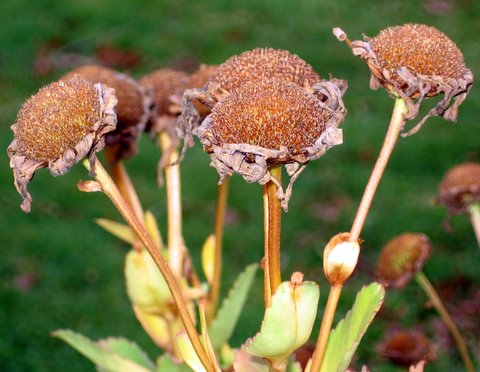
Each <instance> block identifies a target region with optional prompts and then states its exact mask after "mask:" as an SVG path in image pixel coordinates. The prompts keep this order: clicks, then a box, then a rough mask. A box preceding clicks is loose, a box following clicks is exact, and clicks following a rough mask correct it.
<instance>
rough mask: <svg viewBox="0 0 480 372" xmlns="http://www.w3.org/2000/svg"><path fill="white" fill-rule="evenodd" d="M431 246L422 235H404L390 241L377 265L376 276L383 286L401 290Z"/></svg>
mask: <svg viewBox="0 0 480 372" xmlns="http://www.w3.org/2000/svg"><path fill="white" fill-rule="evenodd" d="M431 250H432V245H431V243H430V239H429V238H428V237H427V236H426V235H423V234H417V233H404V234H402V235H399V236H397V237H395V238H393V239H392V240H390V241H389V242H388V243H387V244H386V245H385V246H384V247H383V248H382V252H381V254H380V258H379V260H378V263H377V274H378V276H379V280H380V282H381V283H383V284H384V285H387V286H390V287H395V288H402V287H404V286H405V285H406V284H407V283H408V281H409V280H410V279H411V278H412V276H413V275H415V274H416V273H417V272H418V271H419V270H421V268H422V267H423V264H424V263H425V261H426V260H427V258H428V256H429V255H430V252H431Z"/></svg>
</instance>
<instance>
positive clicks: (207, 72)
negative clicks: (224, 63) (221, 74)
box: [190, 65, 218, 88]
mask: <svg viewBox="0 0 480 372" xmlns="http://www.w3.org/2000/svg"><path fill="white" fill-rule="evenodd" d="M217 68H218V66H216V65H201V66H200V67H199V68H198V69H197V70H196V71H194V72H193V73H192V74H191V75H190V88H201V87H203V86H205V84H207V83H208V82H209V81H210V79H211V77H212V75H213V73H214V72H215V71H216V70H217Z"/></svg>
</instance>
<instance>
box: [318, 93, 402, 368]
mask: <svg viewBox="0 0 480 372" xmlns="http://www.w3.org/2000/svg"><path fill="white" fill-rule="evenodd" d="M406 112H407V107H406V105H405V101H404V100H403V99H401V98H397V99H396V100H395V105H394V107H393V112H392V117H391V119H390V124H389V126H388V130H387V134H386V135H385V140H384V142H383V145H382V149H381V150H380V154H379V155H378V158H377V161H376V162H375V166H374V167H373V170H372V173H371V175H370V178H369V180H368V183H367V186H366V187H365V191H364V192H363V196H362V200H361V201H360V205H359V207H358V209H357V214H356V215H355V219H354V220H353V224H352V228H351V229H350V235H349V241H350V242H356V241H358V239H359V238H360V234H361V232H362V230H363V226H364V225H365V220H366V219H367V216H368V212H369V210H370V206H371V205H372V201H373V197H374V196H375V193H376V191H377V188H378V185H379V184H380V180H381V179H382V176H383V173H384V172H385V168H386V167H387V164H388V160H389V159H390V155H391V154H392V151H393V149H394V148H395V144H396V143H397V139H398V137H399V135H400V132H401V130H402V128H403V126H404V125H405V118H404V115H405V114H406ZM342 288H343V284H342V285H340V284H338V285H335V286H332V287H330V294H329V296H328V301H327V306H326V308H325V312H324V313H323V319H322V324H321V325H320V332H319V335H318V340H317V344H316V347H315V351H314V353H313V357H312V368H311V372H317V371H319V370H320V367H321V366H322V362H323V356H324V355H325V349H326V347H327V344H328V337H329V336H330V331H331V328H332V321H333V317H334V315H335V311H336V309H337V305H338V300H339V298H340V294H341V292H342ZM332 292H333V293H332Z"/></svg>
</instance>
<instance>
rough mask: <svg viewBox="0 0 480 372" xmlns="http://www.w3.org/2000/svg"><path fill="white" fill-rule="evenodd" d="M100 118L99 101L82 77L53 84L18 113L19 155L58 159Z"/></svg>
mask: <svg viewBox="0 0 480 372" xmlns="http://www.w3.org/2000/svg"><path fill="white" fill-rule="evenodd" d="M59 102H60V103H61V104H58V103H59ZM100 119H101V116H100V100H99V96H98V92H97V89H96V88H95V86H94V85H93V84H92V83H90V82H87V81H85V80H83V79H80V78H73V79H71V80H67V81H63V82H55V83H51V84H49V85H47V86H46V87H44V88H42V89H41V90H40V91H39V92H38V93H37V94H36V95H34V96H32V97H30V98H29V99H28V100H27V101H26V102H25V103H24V104H23V106H22V108H21V109H20V111H19V113H18V116H17V120H16V122H15V124H14V125H13V130H14V133H15V139H16V140H17V146H18V150H17V152H18V153H20V154H23V155H24V156H25V157H27V158H29V159H33V160H35V161H39V162H50V161H52V160H56V159H58V158H60V156H61V155H62V154H64V153H65V152H66V151H67V150H68V149H71V148H73V147H74V146H75V145H76V144H77V143H79V142H81V141H82V139H83V137H84V136H85V135H87V134H88V133H89V132H90V131H92V129H93V126H94V124H95V123H97V122H98V121H99V120H100Z"/></svg>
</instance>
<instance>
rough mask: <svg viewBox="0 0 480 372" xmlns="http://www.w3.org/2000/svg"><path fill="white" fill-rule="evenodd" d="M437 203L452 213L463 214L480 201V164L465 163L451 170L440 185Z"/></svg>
mask: <svg viewBox="0 0 480 372" xmlns="http://www.w3.org/2000/svg"><path fill="white" fill-rule="evenodd" d="M437 201H438V202H439V203H441V204H443V205H444V206H446V207H447V208H448V209H449V210H450V211H451V212H452V213H463V212H465V210H466V209H467V207H468V206H469V205H470V204H471V203H475V202H478V201H480V164H478V163H463V164H459V165H457V166H455V167H453V168H452V169H450V170H449V171H448V172H447V174H446V175H445V177H444V178H443V180H442V182H441V183H440V187H439V191H438V196H437Z"/></svg>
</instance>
